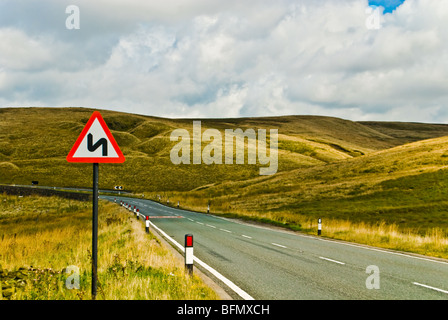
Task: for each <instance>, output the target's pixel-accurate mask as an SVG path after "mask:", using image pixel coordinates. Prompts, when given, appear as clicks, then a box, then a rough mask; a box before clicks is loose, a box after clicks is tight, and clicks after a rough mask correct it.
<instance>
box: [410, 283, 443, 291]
mask: <svg viewBox="0 0 448 320" xmlns="http://www.w3.org/2000/svg"><path fill="white" fill-rule="evenodd" d="M412 284H415V285H416V286H420V287H425V288H428V289H432V290H435V291H439V292H443V293H447V294H448V291H446V290H442V289H439V288H436V287H431V286H428V285H426V284H421V283H418V282H412Z"/></svg>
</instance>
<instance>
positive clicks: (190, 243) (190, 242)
mask: <svg viewBox="0 0 448 320" xmlns="http://www.w3.org/2000/svg"><path fill="white" fill-rule="evenodd" d="M185 246H186V247H192V246H193V235H191V234H186V235H185Z"/></svg>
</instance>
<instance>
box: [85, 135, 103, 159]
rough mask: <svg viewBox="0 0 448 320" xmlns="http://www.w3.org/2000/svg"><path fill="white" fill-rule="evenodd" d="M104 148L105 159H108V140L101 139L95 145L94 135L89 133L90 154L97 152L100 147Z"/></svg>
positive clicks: (88, 147) (88, 145)
mask: <svg viewBox="0 0 448 320" xmlns="http://www.w3.org/2000/svg"><path fill="white" fill-rule="evenodd" d="M101 146H102V147H103V157H107V140H106V138H101V139H100V140H98V141H97V142H96V143H95V144H93V135H92V134H91V133H89V134H88V135H87V149H88V150H89V151H90V152H93V151H95V150H96V149H98V148H99V147H101Z"/></svg>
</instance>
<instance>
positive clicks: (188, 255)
mask: <svg viewBox="0 0 448 320" xmlns="http://www.w3.org/2000/svg"><path fill="white" fill-rule="evenodd" d="M185 270H186V271H187V272H188V274H190V275H191V274H193V235H192V234H186V235H185Z"/></svg>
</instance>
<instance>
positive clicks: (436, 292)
mask: <svg viewBox="0 0 448 320" xmlns="http://www.w3.org/2000/svg"><path fill="white" fill-rule="evenodd" d="M100 197H101V198H103V199H107V200H110V201H114V199H116V202H117V205H119V204H120V201H124V202H126V203H128V204H130V205H132V206H134V205H135V206H136V208H139V212H140V214H143V215H145V216H146V215H148V216H149V217H150V221H151V222H152V223H153V224H154V225H155V226H156V227H157V228H160V229H161V230H163V231H164V232H165V233H166V235H168V236H169V237H171V238H172V239H174V240H175V241H176V242H178V243H179V244H181V245H183V244H184V237H185V234H193V236H194V256H195V258H196V259H199V260H200V261H202V262H203V263H206V264H207V265H208V266H210V267H212V268H213V269H214V270H216V271H217V272H219V274H221V275H222V276H223V277H224V278H225V279H228V280H230V281H231V282H232V283H233V284H234V285H235V286H236V287H237V288H238V289H240V290H241V291H238V290H237V291H235V290H232V289H230V288H227V289H228V290H229V291H231V292H232V293H233V296H236V297H237V298H240V299H250V298H253V299H257V300H304V299H305V300H307V299H312V300H319V299H326V300H328V299H343V300H351V299H354V300H365V299H367V300H375V299H381V300H393V299H400V300H407V299H413V300H436V299H438V300H440V299H441V300H448V260H439V259H431V258H428V257H424V256H417V255H411V254H407V253H400V252H395V251H388V250H383V249H378V248H373V247H367V246H361V245H356V244H350V243H346V242H340V241H332V240H328V239H324V238H322V237H318V236H307V235H302V234H299V233H295V232H289V231H283V230H278V229H275V228H269V227H261V226H258V225H253V224H246V223H241V222H239V221H237V220H231V219H224V218H221V217H217V216H213V215H209V214H203V213H197V212H191V211H187V210H179V209H175V208H171V207H167V206H164V205H162V204H160V203H157V202H153V201H149V200H142V199H132V198H126V197H118V196H115V197H114V196H100ZM142 228H144V222H143V220H142ZM323 231H324V227H323ZM195 266H197V265H196V262H195ZM241 292H243V294H241Z"/></svg>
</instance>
